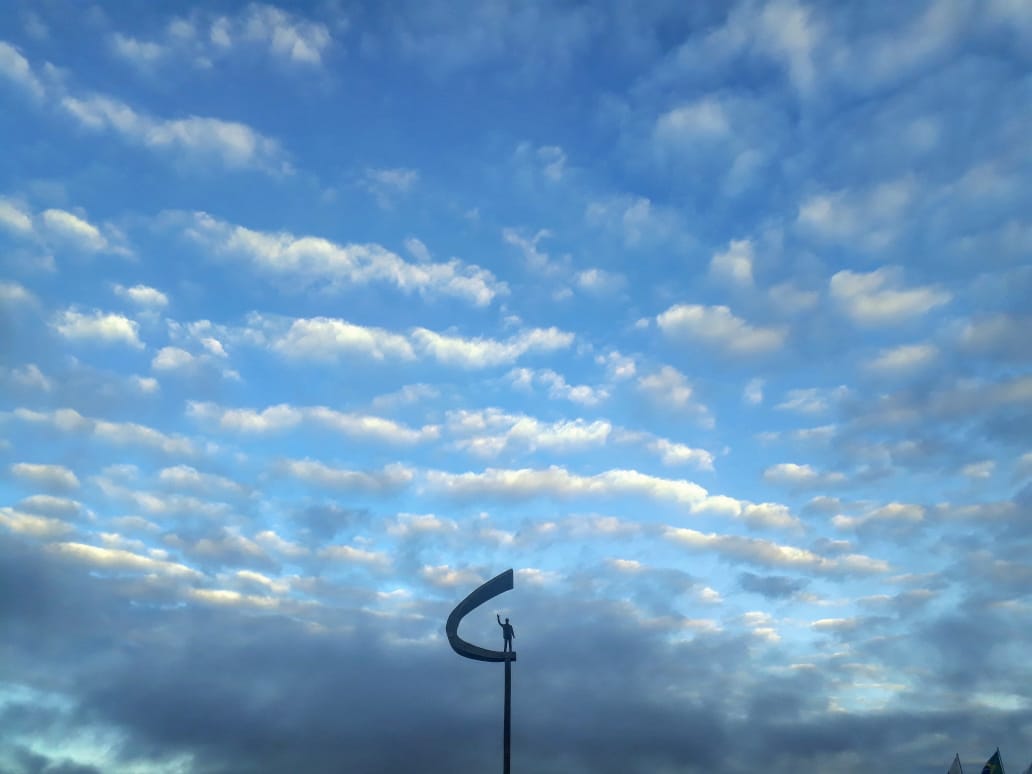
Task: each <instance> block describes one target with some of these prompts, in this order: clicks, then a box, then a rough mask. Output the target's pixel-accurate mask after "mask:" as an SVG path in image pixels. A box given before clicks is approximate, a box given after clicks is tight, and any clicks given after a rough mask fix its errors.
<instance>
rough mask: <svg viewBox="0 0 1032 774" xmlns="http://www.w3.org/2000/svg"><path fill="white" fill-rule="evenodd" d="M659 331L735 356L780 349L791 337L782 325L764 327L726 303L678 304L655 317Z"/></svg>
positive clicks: (677, 338) (673, 337)
mask: <svg viewBox="0 0 1032 774" xmlns="http://www.w3.org/2000/svg"><path fill="white" fill-rule="evenodd" d="M656 322H657V323H658V325H659V327H660V330H662V331H663V333H665V334H666V335H667V336H669V337H670V338H672V339H676V340H684V339H689V340H696V341H701V342H703V343H705V344H708V345H710V346H712V347H717V348H720V349H721V350H722V351H726V352H730V353H731V354H734V355H754V354H761V353H765V352H773V351H775V350H778V349H781V347H782V346H783V345H784V343H785V339H786V337H787V336H788V330H787V329H786V328H783V327H775V328H763V327H757V326H753V325H750V324H749V323H747V322H746V321H745V320H743V319H741V318H740V317H736V316H735V315H734V314H732V313H731V310H730V309H728V308H727V307H726V306H702V305H699V304H677V305H675V306H672V307H670V308H669V309H667V310H666V311H665V312H663V313H662V314H660V315H658V316H657V317H656Z"/></svg>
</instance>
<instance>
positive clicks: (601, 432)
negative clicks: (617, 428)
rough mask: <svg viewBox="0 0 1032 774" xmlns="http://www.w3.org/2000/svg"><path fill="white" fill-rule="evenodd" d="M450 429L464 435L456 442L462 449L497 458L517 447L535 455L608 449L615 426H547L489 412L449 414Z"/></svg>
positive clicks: (574, 422) (601, 423) (571, 422)
mask: <svg viewBox="0 0 1032 774" xmlns="http://www.w3.org/2000/svg"><path fill="white" fill-rule="evenodd" d="M448 429H449V431H450V432H451V433H452V434H454V435H458V436H460V437H459V440H457V441H456V442H455V443H456V446H458V447H459V448H460V449H465V450H466V451H469V452H470V453H472V454H476V455H478V456H484V457H494V456H497V455H499V454H502V453H504V452H506V451H509V450H512V449H514V448H518V449H520V450H522V451H526V452H534V451H538V450H546V451H571V450H574V449H580V448H590V447H597V446H605V445H606V443H607V441H608V439H609V436H610V433H611V432H612V429H613V427H612V425H611V424H610V423H609V422H607V421H605V420H595V421H593V422H587V421H585V420H583V419H574V420H566V419H563V420H558V421H556V422H552V423H544V422H540V421H538V420H537V419H535V418H534V417H530V416H526V415H512V414H506V413H504V412H502V411H500V410H498V409H487V410H483V411H468V410H458V411H452V412H449V415H448Z"/></svg>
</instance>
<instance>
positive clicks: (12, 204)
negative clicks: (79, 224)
mask: <svg viewBox="0 0 1032 774" xmlns="http://www.w3.org/2000/svg"><path fill="white" fill-rule="evenodd" d="M0 45H2V44H0ZM0 228H4V229H6V230H7V231H10V232H12V233H14V234H21V235H27V234H31V233H32V215H31V214H30V213H29V212H28V211H27V210H26V209H25V208H24V207H23V206H22V205H21V204H20V203H19V202H16V201H12V200H11V199H4V198H0Z"/></svg>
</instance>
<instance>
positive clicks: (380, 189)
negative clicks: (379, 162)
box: [362, 167, 419, 207]
mask: <svg viewBox="0 0 1032 774" xmlns="http://www.w3.org/2000/svg"><path fill="white" fill-rule="evenodd" d="M418 180H419V172H417V171H416V170H414V169H406V168H404V167H398V168H395V169H374V168H369V169H366V171H365V173H364V175H363V178H362V181H363V185H364V186H365V187H366V189H368V190H369V192H370V193H372V194H373V196H375V197H376V201H377V203H379V205H380V206H381V207H390V206H391V205H392V204H393V201H394V199H395V198H397V197H399V196H402V195H404V194H407V193H408V192H409V191H411V190H412V188H413V187H414V186H415V185H416V182H417V181H418Z"/></svg>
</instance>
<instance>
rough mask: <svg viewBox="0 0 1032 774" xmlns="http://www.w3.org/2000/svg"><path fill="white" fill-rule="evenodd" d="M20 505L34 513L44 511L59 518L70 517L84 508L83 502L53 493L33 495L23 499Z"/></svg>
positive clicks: (45, 513)
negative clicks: (56, 495)
mask: <svg viewBox="0 0 1032 774" xmlns="http://www.w3.org/2000/svg"><path fill="white" fill-rule="evenodd" d="M18 507H19V508H22V509H24V510H26V511H30V512H32V513H42V514H44V515H45V516H52V517H54V518H58V519H70V518H72V517H74V516H77V515H78V514H79V512H80V511H81V510H82V503H80V502H79V501H78V500H71V499H69V498H67V497H54V496H53V495H41V494H37V495H31V496H30V497H26V498H25V499H24V500H21V501H20V502H19V503H18Z"/></svg>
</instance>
